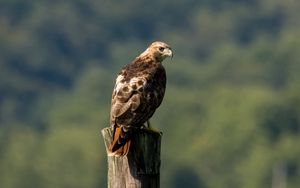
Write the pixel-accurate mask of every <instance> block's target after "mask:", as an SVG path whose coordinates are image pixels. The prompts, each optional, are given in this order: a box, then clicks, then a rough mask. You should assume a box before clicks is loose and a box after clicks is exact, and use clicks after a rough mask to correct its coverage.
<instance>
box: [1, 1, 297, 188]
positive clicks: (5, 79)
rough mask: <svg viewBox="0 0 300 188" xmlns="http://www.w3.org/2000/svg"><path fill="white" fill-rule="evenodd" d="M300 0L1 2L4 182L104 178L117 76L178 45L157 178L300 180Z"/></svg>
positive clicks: (161, 113) (181, 181) (241, 183)
mask: <svg viewBox="0 0 300 188" xmlns="http://www.w3.org/2000/svg"><path fill="white" fill-rule="evenodd" d="M299 6H300V4H299V3H298V2H296V1H289V2H286V1H282V2H281V1H255V0H251V1H244V0H226V1H222V2H221V1H215V0H210V1H195V0H189V1H185V0H179V1H171V0H163V1H158V0H154V1H137V0H134V1H120V2H113V1H95V0H87V1H83V0H75V1H48V0H44V1H38V0H34V1H30V2H22V1H17V0H14V1H12V0H3V1H1V2H0V166H1V168H0V187H1V188H2V187H3V188H17V187H18V188H19V187H22V188H23V187H24V188H27V187H28V188H29V187H46V188H47V187H49V188H50V187H105V186H106V173H107V169H106V168H107V167H106V155H105V150H104V144H103V141H102V138H101V136H100V130H101V129H102V128H104V127H107V126H108V122H109V110H110V96H111V91H112V89H113V87H114V85H113V84H114V79H115V75H116V74H117V73H118V72H117V71H119V70H120V68H121V67H123V66H124V65H125V64H126V63H128V62H130V61H131V60H132V59H133V58H134V57H135V56H137V55H138V54H139V53H140V52H141V51H142V50H143V49H144V48H145V47H146V46H147V45H148V44H149V43H150V42H152V41H154V40H162V41H166V42H167V43H169V44H170V45H171V46H172V47H173V49H174V54H175V56H174V58H173V60H166V62H165V64H164V65H165V67H166V69H167V74H168V85H167V92H166V96H165V100H164V101H163V104H162V106H161V107H160V108H159V109H158V110H157V112H156V114H155V115H154V117H153V119H152V121H153V122H152V124H153V125H154V126H156V127H158V128H159V129H161V130H162V131H163V133H164V135H163V139H162V167H161V176H162V177H161V187H175V188H176V187H183V186H185V187H204V188H224V187H230V188H240V187H244V188H253V187H255V188H260V187H261V188H264V187H271V185H272V180H273V178H274V169H275V168H276V166H278V164H281V166H283V167H284V168H283V170H284V173H285V174H286V184H287V187H289V188H296V187H299V186H300V181H299V179H300V178H299V175H300V174H299V171H300V157H299V156H300V149H299V147H298V143H299V142H300V140H299V138H300V137H299V134H300V118H299V117H300V107H299V106H300V90H299V89H300V87H299V80H300V76H299V75H300V74H299V72H300V64H299V59H300V53H299V51H300V34H299V29H300V28H299V24H298V22H299V16H300V13H299Z"/></svg>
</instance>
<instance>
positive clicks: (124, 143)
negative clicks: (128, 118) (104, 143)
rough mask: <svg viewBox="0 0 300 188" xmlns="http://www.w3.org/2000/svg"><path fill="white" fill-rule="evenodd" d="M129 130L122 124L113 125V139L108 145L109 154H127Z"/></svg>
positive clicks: (129, 141)
mask: <svg viewBox="0 0 300 188" xmlns="http://www.w3.org/2000/svg"><path fill="white" fill-rule="evenodd" d="M130 136H131V131H130V130H129V129H126V128H125V127H124V126H120V127H117V126H116V127H115V130H114V131H113V140H112V142H111V144H110V145H109V147H108V150H109V156H124V155H127V154H128V152H129V149H130V144H131V140H130Z"/></svg>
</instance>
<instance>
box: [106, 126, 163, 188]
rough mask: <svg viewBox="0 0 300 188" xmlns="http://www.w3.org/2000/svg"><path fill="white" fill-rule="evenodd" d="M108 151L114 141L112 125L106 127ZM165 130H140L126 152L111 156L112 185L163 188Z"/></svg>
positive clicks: (110, 187) (112, 187) (123, 187)
mask: <svg viewBox="0 0 300 188" xmlns="http://www.w3.org/2000/svg"><path fill="white" fill-rule="evenodd" d="M101 132H102V136H103V138H104V143H105V147H106V151H107V154H108V146H109V145H110V143H111V141H112V131H111V128H109V127H108V128H104V129H103V130H102V131H101ZM160 148H161V134H160V133H157V132H153V131H147V130H142V129H141V130H140V131H139V132H137V133H136V134H134V135H133V138H132V145H131V147H130V150H129V153H128V154H127V155H126V156H120V157H117V156H107V161H108V177H107V184H108V188H159V187H160V186H159V184H160Z"/></svg>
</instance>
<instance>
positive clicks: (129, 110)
mask: <svg viewBox="0 0 300 188" xmlns="http://www.w3.org/2000/svg"><path fill="white" fill-rule="evenodd" d="M167 57H173V53H172V49H171V47H170V46H169V45H168V44H166V43H164V42H153V43H152V44H151V45H150V46H149V47H148V48H147V49H146V50H145V51H144V52H143V53H141V54H140V55H139V56H138V57H136V58H135V59H134V60H133V61H132V62H131V63H129V64H127V65H126V66H125V67H124V68H123V69H122V70H121V72H120V73H119V74H118V76H117V79H116V84H115V87H114V90H113V93H112V102H111V112H110V126H111V128H112V136H113V140H112V142H111V144H110V146H109V155H110V156H123V155H127V153H128V152H129V148H130V144H131V137H132V134H134V133H135V132H136V131H137V130H139V129H141V128H146V129H150V130H151V128H150V124H149V119H150V118H151V117H152V115H153V114H154V112H155V110H156V109H157V108H158V107H159V106H160V104H161V102H162V100H163V97H164V94H165V89H166V80H167V79H166V71H165V69H164V67H163V65H162V61H163V60H164V59H165V58H167ZM146 122H147V125H148V127H146V126H145V123H146Z"/></svg>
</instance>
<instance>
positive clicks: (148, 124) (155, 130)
mask: <svg viewBox="0 0 300 188" xmlns="http://www.w3.org/2000/svg"><path fill="white" fill-rule="evenodd" d="M145 128H146V129H145V130H146V131H149V132H154V133H159V134H161V135H162V132H161V131H159V130H158V129H155V128H153V127H151V124H150V120H149V119H148V120H147V126H145Z"/></svg>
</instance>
